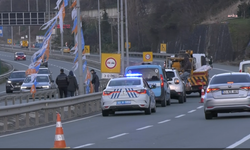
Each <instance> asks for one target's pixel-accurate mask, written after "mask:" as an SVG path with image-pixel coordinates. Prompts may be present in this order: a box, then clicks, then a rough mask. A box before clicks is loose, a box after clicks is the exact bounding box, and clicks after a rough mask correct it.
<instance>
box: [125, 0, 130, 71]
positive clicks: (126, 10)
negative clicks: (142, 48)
mask: <svg viewBox="0 0 250 150" xmlns="http://www.w3.org/2000/svg"><path fill="white" fill-rule="evenodd" d="M125 18H126V57H127V66H129V52H128V49H129V44H128V1H127V0H125Z"/></svg>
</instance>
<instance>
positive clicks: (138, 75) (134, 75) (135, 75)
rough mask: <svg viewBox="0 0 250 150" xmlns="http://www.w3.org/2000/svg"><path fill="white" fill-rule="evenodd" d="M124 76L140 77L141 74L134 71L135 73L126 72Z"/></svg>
mask: <svg viewBox="0 0 250 150" xmlns="http://www.w3.org/2000/svg"><path fill="white" fill-rule="evenodd" d="M126 77H142V74H139V73H135V74H126Z"/></svg>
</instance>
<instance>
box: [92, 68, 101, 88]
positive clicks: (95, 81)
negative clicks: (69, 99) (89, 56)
mask: <svg viewBox="0 0 250 150" xmlns="http://www.w3.org/2000/svg"><path fill="white" fill-rule="evenodd" d="M90 72H91V74H92V81H91V83H92V84H94V89H95V92H99V85H100V82H99V77H98V76H97V75H96V72H95V70H94V69H92V70H90Z"/></svg>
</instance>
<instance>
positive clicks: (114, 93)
mask: <svg viewBox="0 0 250 150" xmlns="http://www.w3.org/2000/svg"><path fill="white" fill-rule="evenodd" d="M115 90H116V89H114V92H115ZM114 95H115V93H113V94H112V96H111V99H112V98H113V96H114Z"/></svg>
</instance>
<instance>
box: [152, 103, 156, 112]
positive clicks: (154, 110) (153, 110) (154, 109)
mask: <svg viewBox="0 0 250 150" xmlns="http://www.w3.org/2000/svg"><path fill="white" fill-rule="evenodd" d="M151 112H152V113H155V112H156V104H155V107H154V108H153V109H152V110H151Z"/></svg>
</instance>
